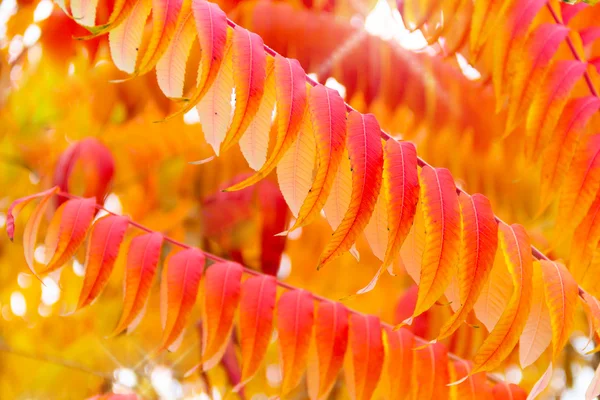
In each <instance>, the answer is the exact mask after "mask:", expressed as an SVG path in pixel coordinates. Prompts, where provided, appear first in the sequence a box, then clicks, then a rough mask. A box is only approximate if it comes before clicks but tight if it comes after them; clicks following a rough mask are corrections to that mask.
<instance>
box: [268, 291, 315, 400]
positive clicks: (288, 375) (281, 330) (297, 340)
mask: <svg viewBox="0 0 600 400" xmlns="http://www.w3.org/2000/svg"><path fill="white" fill-rule="evenodd" d="M313 311H314V305H313V298H312V295H311V294H310V293H309V292H307V291H304V290H292V291H288V292H285V293H283V294H282V295H281V297H280V298H279V302H278V303H277V333H278V334H279V348H280V351H281V357H282V360H283V382H282V383H281V394H282V395H286V394H288V393H290V392H291V391H292V390H293V389H294V388H295V387H296V386H298V383H300V379H301V378H302V375H303V374H304V370H305V369H306V361H307V359H308V350H309V347H310V338H311V335H312V328H313Z"/></svg>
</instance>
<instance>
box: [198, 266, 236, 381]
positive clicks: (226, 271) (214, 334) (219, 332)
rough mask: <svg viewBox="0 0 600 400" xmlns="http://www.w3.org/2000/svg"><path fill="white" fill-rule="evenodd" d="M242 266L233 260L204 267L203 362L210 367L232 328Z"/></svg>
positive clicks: (217, 361) (206, 368) (205, 368)
mask: <svg viewBox="0 0 600 400" xmlns="http://www.w3.org/2000/svg"><path fill="white" fill-rule="evenodd" d="M242 273H243V268H242V266H241V265H239V264H237V263H233V262H228V261H225V262H218V263H215V264H213V265H211V266H210V267H209V268H208V269H207V270H206V276H205V277H204V307H203V308H202V321H203V323H204V326H203V329H202V364H203V365H202V366H203V368H204V370H205V371H206V370H209V369H210V368H212V367H214V366H215V365H217V364H218V363H219V361H220V360H221V357H222V356H223V353H224V352H225V349H226V347H227V344H228V343H229V339H230V337H231V331H232V329H233V317H234V315H235V310H236V309H237V307H238V305H239V302H240V293H241V279H242Z"/></svg>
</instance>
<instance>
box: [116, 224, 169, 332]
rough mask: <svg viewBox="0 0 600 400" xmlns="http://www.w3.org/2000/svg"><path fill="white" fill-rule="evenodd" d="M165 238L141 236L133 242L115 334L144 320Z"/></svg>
mask: <svg viewBox="0 0 600 400" xmlns="http://www.w3.org/2000/svg"><path fill="white" fill-rule="evenodd" d="M162 243H163V236H162V235H161V234H160V233H158V232H153V233H147V234H144V235H141V236H137V237H135V238H133V240H131V243H129V249H128V250H127V266H126V268H125V279H124V282H125V284H124V300H123V312H122V313H121V318H120V319H119V322H118V323H117V327H116V328H115V330H114V331H113V335H116V334H117V333H119V332H121V331H122V330H123V329H125V328H127V327H129V331H132V330H133V329H134V328H135V326H137V323H138V322H139V321H141V318H142V317H143V315H144V310H145V309H146V304H147V303H148V298H149V295H150V288H151V286H152V281H153V280H154V275H155V274H156V267H157V265H158V261H159V259H160V250H161V247H162Z"/></svg>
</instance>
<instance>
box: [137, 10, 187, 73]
mask: <svg viewBox="0 0 600 400" xmlns="http://www.w3.org/2000/svg"><path fill="white" fill-rule="evenodd" d="M189 7H190V3H189V2H188V1H184V0H168V1H164V0H152V34H151V36H150V42H149V43H148V47H147V48H146V51H145V52H144V55H143V56H142V60H141V61H140V65H139V68H137V70H136V75H143V74H145V73H146V72H149V71H150V70H151V69H152V68H154V66H155V65H156V63H157V62H158V60H159V59H160V58H161V56H162V55H163V54H164V53H165V51H166V50H167V47H168V46H169V43H170V42H171V40H172V39H173V36H174V35H175V32H176V28H177V25H178V23H179V21H180V18H181V17H183V18H185V16H186V15H187V10H189Z"/></svg>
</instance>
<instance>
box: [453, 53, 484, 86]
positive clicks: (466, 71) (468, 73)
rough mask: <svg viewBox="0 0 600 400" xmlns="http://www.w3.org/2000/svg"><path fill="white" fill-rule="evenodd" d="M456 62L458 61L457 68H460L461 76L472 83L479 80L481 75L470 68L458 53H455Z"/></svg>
mask: <svg viewBox="0 0 600 400" xmlns="http://www.w3.org/2000/svg"><path fill="white" fill-rule="evenodd" d="M456 61H458V66H459V67H460V69H461V71H462V73H463V75H464V76H465V77H467V79H470V80H472V81H475V80H477V79H479V78H481V74H480V73H479V71H477V70H476V69H475V68H473V67H472V66H471V64H469V63H468V62H467V59H466V58H464V57H463V56H462V54H460V53H456Z"/></svg>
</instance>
